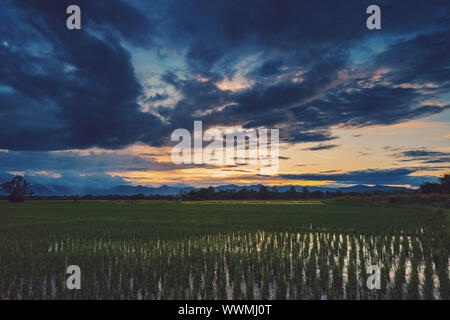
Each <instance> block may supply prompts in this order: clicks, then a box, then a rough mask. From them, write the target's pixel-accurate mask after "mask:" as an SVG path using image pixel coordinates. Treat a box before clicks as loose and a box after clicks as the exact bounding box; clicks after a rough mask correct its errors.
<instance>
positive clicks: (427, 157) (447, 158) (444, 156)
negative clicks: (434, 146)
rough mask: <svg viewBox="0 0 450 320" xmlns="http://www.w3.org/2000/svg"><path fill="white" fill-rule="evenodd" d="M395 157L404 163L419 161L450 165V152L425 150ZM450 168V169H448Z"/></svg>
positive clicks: (410, 151)
mask: <svg viewBox="0 0 450 320" xmlns="http://www.w3.org/2000/svg"><path fill="white" fill-rule="evenodd" d="M393 156H394V157H396V158H400V161H402V162H408V161H419V162H421V163H429V164H431V163H447V164H450V152H442V151H429V150H427V149H425V148H423V149H415V150H407V151H402V152H396V153H394V154H393ZM447 168H450V167H447Z"/></svg>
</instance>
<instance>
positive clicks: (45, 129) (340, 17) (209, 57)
mask: <svg viewBox="0 0 450 320" xmlns="http://www.w3.org/2000/svg"><path fill="white" fill-rule="evenodd" d="M68 4H72V3H71V2H70V1H65V0H64V1H50V0H40V1H24V0H17V1H6V2H3V3H2V4H1V5H0V6H1V9H2V10H0V11H1V17H2V21H3V22H4V23H3V24H2V26H0V36H1V37H0V38H1V40H2V41H7V42H8V43H9V45H8V46H5V45H0V60H1V61H2V63H1V65H0V89H1V90H0V108H1V109H0V124H1V126H0V148H3V149H11V150H64V149H74V148H77V149H85V148H90V147H100V148H107V149H117V148H122V147H124V146H126V145H129V144H132V143H135V142H137V141H142V142H144V143H148V144H153V145H161V144H164V143H166V142H167V138H168V137H169V135H170V133H171V131H172V130H173V129H175V128H187V129H191V128H192V123H193V120H203V121H204V127H205V128H206V127H211V126H217V125H220V126H224V125H242V126H243V127H245V128H256V127H259V126H267V127H279V128H280V129H281V132H280V137H281V139H282V140H283V141H287V142H322V141H329V140H332V139H335V138H336V137H335V136H333V135H332V133H331V128H333V127H336V126H366V125H373V124H392V123H398V122H402V121H407V120H410V119H415V118H418V117H422V116H426V115H430V114H436V113H439V112H442V111H443V110H445V109H447V108H448V106H444V107H441V106H437V105H430V104H428V105H424V104H423V103H422V102H423V99H422V97H421V95H422V94H423V90H422V88H420V84H421V82H423V81H427V82H432V83H433V84H434V86H433V88H432V89H429V93H431V94H428V96H427V98H433V97H434V95H437V94H442V93H445V92H448V79H449V71H450V69H449V68H448V65H449V52H450V50H449V42H448V37H446V34H448V31H449V18H448V17H449V14H448V13H449V9H448V5H447V2H446V1H431V2H429V1H427V2H425V1H388V0H380V2H379V3H378V4H379V5H380V7H381V8H382V17H383V18H382V19H383V20H382V21H383V30H381V31H380V32H378V31H374V32H372V31H369V30H367V29H366V27H365V19H366V17H367V16H366V14H365V9H366V8H367V6H368V5H369V4H372V3H371V1H360V0H352V1H345V2H342V1H332V2H322V1H276V2H275V1H254V2H242V1H238V0H229V1H209V0H201V1H178V0H168V1H160V2H155V1H152V2H146V3H143V2H137V1H118V0H114V1H112V0H111V1H86V0H80V1H77V4H78V5H80V7H82V19H83V27H82V30H81V31H68V30H67V29H66V28H65V19H66V17H67V15H66V14H65V8H66V7H67V5H68ZM394 37H395V38H396V39H398V41H397V42H396V43H394V44H392V43H388V44H387V45H385V46H383V50H380V49H379V48H372V47H370V45H369V44H367V42H370V41H372V42H379V43H380V44H383V45H384V43H385V41H387V42H389V41H391V42H392V40H390V39H392V38H394ZM137 47H138V48H143V49H146V50H149V51H152V50H155V51H157V52H158V54H159V53H160V51H161V52H162V51H164V50H166V51H171V52H180V55H181V59H182V60H183V61H182V62H183V63H184V64H185V66H186V67H185V70H182V72H177V70H176V69H177V68H178V66H177V68H175V67H174V68H172V67H171V64H170V62H171V61H170V59H169V60H168V61H167V65H168V67H167V68H166V69H165V70H164V71H163V75H162V77H161V81H162V82H163V84H164V85H165V86H168V87H172V88H173V89H174V90H175V91H176V92H177V93H180V95H181V99H180V100H178V102H177V103H176V104H175V105H173V106H169V107H158V109H157V111H158V112H159V113H160V115H161V118H163V119H164V122H162V120H161V118H158V117H156V116H154V115H152V114H150V113H145V112H142V111H141V106H140V105H139V104H138V101H146V102H147V103H152V102H155V101H162V100H165V102H167V101H170V98H171V97H170V96H168V95H166V94H162V93H151V94H150V96H147V97H144V98H147V99H143V100H142V99H141V98H143V96H144V95H143V89H142V85H141V83H140V82H139V81H138V79H137V77H136V75H135V70H134V67H133V65H132V62H131V57H132V53H133V49H135V48H137ZM358 54H359V55H360V56H365V57H366V60H365V61H364V62H365V63H359V64H358V68H361V69H362V71H363V73H364V74H363V75H360V76H359V78H357V79H353V78H352V79H350V80H349V79H343V78H342V72H343V71H346V70H349V69H351V68H352V67H354V66H355V56H358ZM250 56H254V57H256V58H255V59H256V62H255V63H254V65H253V66H252V67H249V68H248V70H247V69H245V70H244V69H243V68H242V67H238V62H241V61H247V59H248V57H250ZM368 57H369V58H368ZM379 68H387V69H389V70H390V71H389V73H387V74H386V75H385V80H386V81H385V83H378V82H376V83H373V80H371V79H370V78H371V77H372V76H373V73H374V72H375V71H376V70H377V69H379ZM239 72H240V73H242V75H243V76H244V77H247V78H248V79H250V80H252V83H251V84H250V85H249V86H248V87H247V88H244V89H242V90H240V91H232V90H226V91H225V90H220V89H219V88H218V87H217V86H216V83H217V82H218V81H221V80H224V79H227V78H232V77H233V76H234V75H235V74H237V73H239ZM199 75H202V76H203V77H205V78H207V79H208V80H207V81H205V82H200V81H198V80H197V77H198V76H199ZM295 77H297V78H295ZM294 78H295V79H296V80H297V82H294V81H293V80H294ZM361 81H362V82H363V83H364V84H365V85H364V86H362V87H361V86H360V85H359V83H360V82H361ZM404 83H409V87H408V86H405V85H404ZM402 84H403V87H401V86H399V85H402ZM412 85H415V86H412ZM418 86H419V87H418ZM167 92H170V91H167ZM166 104H167V103H165V105H166Z"/></svg>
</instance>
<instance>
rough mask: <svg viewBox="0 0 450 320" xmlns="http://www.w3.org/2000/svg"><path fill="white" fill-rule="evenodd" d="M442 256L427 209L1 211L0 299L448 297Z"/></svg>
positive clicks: (442, 235) (63, 205)
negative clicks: (77, 285)
mask: <svg viewBox="0 0 450 320" xmlns="http://www.w3.org/2000/svg"><path fill="white" fill-rule="evenodd" d="M449 247H450V246H449V233H448V212H447V211H443V210H439V209H437V208H431V207H408V206H396V205H392V206H387V205H384V206H381V205H379V206H377V205H370V206H368V205H367V204H364V203H357V202H355V203H343V204H339V203H323V204H322V205H320V206H309V205H308V206H306V205H305V206H299V205H298V204H297V203H295V204H282V205H277V204H270V205H266V204H262V203H253V204H252V203H245V204H242V205H240V204H238V203H237V204H234V205H233V206H227V204H226V203H210V204H208V203H202V204H198V205H196V204H195V203H194V204H193V203H190V204H189V205H188V206H186V204H183V203H164V202H146V203H136V204H134V203H133V204H125V203H120V204H112V203H107V202H100V201H99V202H94V201H90V202H80V203H72V202H69V201H66V202H65V201H60V202H35V203H32V202H28V203H24V204H19V205H16V204H14V205H12V204H8V203H0V298H1V299H233V300H238V299H333V300H334V299H352V300H353V299H448V298H449V294H450V287H449ZM69 265H78V266H79V267H80V269H81V289H80V290H68V289H67V287H66V280H67V278H68V277H69V275H68V274H66V268H67V267H68V266H69ZM371 265H374V266H377V267H379V271H380V288H379V289H372V290H371V289H368V288H367V285H366V282H367V279H368V277H369V276H370V275H369V274H368V273H367V268H368V267H369V266H371Z"/></svg>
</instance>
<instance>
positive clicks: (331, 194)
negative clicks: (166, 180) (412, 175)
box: [0, 174, 450, 202]
mask: <svg viewBox="0 0 450 320" xmlns="http://www.w3.org/2000/svg"><path fill="white" fill-rule="evenodd" d="M1 187H2V189H3V190H5V191H6V192H7V193H9V196H7V197H0V199H8V200H9V201H10V202H23V201H24V200H25V198H30V197H32V195H33V191H32V189H31V184H30V183H29V182H28V181H26V180H25V179H24V178H23V177H22V176H15V177H14V178H13V179H12V180H11V181H8V182H5V183H3V184H2V185H1ZM414 192H415V193H421V194H450V175H449V174H446V175H444V176H443V177H441V178H439V182H437V183H435V182H425V183H423V184H422V185H421V186H420V188H419V189H418V190H417V191H414ZM395 193H397V194H398V193H405V192H398V191H397V192H395ZM392 194H393V192H384V191H374V192H346V193H343V192H342V191H340V190H336V191H326V192H323V191H320V190H315V191H309V190H308V188H307V187H303V188H302V191H297V189H296V188H295V187H294V186H291V187H290V188H289V189H288V190H286V191H279V190H277V187H270V188H269V187H267V186H264V185H261V186H260V187H259V189H258V190H254V189H249V188H246V187H243V188H242V189H239V190H235V189H229V190H216V189H215V188H214V187H208V188H201V189H195V190H190V191H189V192H181V193H180V194H178V195H159V194H156V195H144V194H136V195H91V194H88V195H83V196H79V195H71V196H34V197H32V198H33V199H35V200H46V199H71V200H74V201H78V200H127V201H135V200H184V201H201V200H269V199H273V200H302V199H329V198H336V197H342V196H344V195H346V196H365V195H374V196H385V195H392Z"/></svg>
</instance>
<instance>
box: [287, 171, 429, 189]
mask: <svg viewBox="0 0 450 320" xmlns="http://www.w3.org/2000/svg"><path fill="white" fill-rule="evenodd" d="M418 170H419V169H416V168H398V169H368V170H361V171H350V172H346V173H335V174H320V173H316V174H314V173H310V174H308V173H305V174H282V175H280V177H282V178H284V179H289V180H293V179H298V180H313V181H334V182H339V183H349V184H384V185H387V184H390V185H403V184H409V185H412V186H419V185H420V184H421V183H423V182H425V181H429V180H430V179H434V180H436V178H435V177H430V176H411V175H410V174H412V173H414V172H416V171H418Z"/></svg>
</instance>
